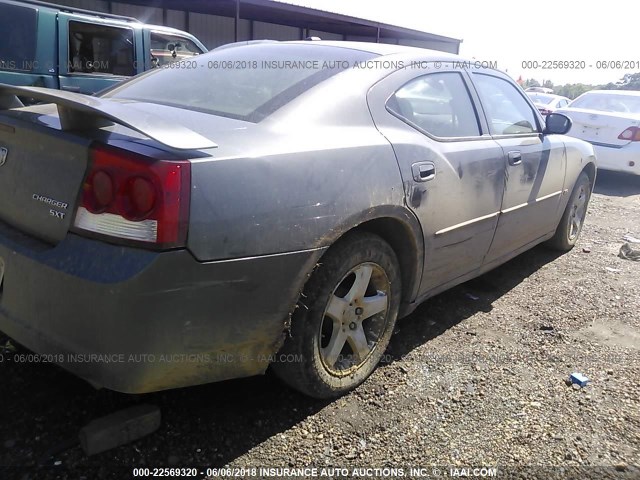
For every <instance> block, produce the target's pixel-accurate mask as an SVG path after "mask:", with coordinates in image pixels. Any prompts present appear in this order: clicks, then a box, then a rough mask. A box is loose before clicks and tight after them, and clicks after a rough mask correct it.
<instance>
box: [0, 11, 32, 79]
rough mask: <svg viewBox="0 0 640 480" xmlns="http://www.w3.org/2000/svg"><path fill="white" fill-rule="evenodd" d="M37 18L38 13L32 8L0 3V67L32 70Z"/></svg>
mask: <svg viewBox="0 0 640 480" xmlns="http://www.w3.org/2000/svg"><path fill="white" fill-rule="evenodd" d="M37 20H38V13H37V11H36V10H35V9H34V8H30V7H20V6H16V5H7V4H0V34H1V37H2V40H0V68H2V69H6V70H20V71H30V70H33V68H34V66H35V64H36V63H35V60H36V59H35V57H36V38H37V29H38V25H37Z"/></svg>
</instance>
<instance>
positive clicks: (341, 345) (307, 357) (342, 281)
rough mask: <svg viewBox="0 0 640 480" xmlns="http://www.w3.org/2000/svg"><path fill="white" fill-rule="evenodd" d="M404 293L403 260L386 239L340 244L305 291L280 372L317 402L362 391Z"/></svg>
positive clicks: (353, 238)
mask: <svg viewBox="0 0 640 480" xmlns="http://www.w3.org/2000/svg"><path fill="white" fill-rule="evenodd" d="M400 292H401V285H400V272H399V267H398V260H397V258H396V255H395V253H394V251H393V250H392V249H391V247H390V246H389V245H388V244H387V243H386V242H385V241H384V240H382V239H381V238H380V237H378V236H376V235H373V234H370V233H358V234H351V235H349V236H348V237H346V238H344V239H342V240H340V241H339V242H338V243H337V244H336V245H334V246H333V247H331V249H330V250H329V251H328V252H327V253H326V254H325V255H324V257H323V258H322V260H321V263H320V265H319V266H318V268H317V269H316V270H315V271H314V273H313V275H312V276H311V278H310V279H309V281H308V283H307V285H306V286H305V291H304V294H303V295H302V297H301V300H302V301H301V302H300V303H302V305H299V306H298V308H297V309H296V311H295V312H294V315H293V318H292V322H291V331H290V336H289V337H288V338H287V339H286V341H285V344H284V346H283V348H282V350H281V351H280V355H278V358H279V359H280V360H279V361H278V362H277V363H274V364H273V370H274V372H275V373H276V374H277V375H278V377H280V379H282V381H284V382H285V383H287V384H288V385H289V386H291V387H293V388H295V389H296V390H299V391H301V392H302V393H305V394H307V395H310V396H312V397H316V398H331V397H336V396H339V395H342V394H344V393H346V392H348V391H349V390H351V389H353V388H355V387H356V386H358V385H359V384H360V383H362V382H363V381H364V380H365V379H366V378H367V377H368V376H369V375H370V374H371V372H372V371H373V370H374V369H375V367H376V365H377V364H378V362H379V361H380V358H381V357H382V355H383V353H384V351H385V349H386V348H387V345H388V344H389V340H390V338H391V334H392V333H393V328H394V325H395V321H396V318H397V316H398V307H399V305H400Z"/></svg>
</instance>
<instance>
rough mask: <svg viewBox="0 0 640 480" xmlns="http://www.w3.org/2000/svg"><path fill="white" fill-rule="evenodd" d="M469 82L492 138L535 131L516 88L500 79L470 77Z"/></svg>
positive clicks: (525, 104)
mask: <svg viewBox="0 0 640 480" xmlns="http://www.w3.org/2000/svg"><path fill="white" fill-rule="evenodd" d="M473 81H474V83H475V85H476V88H477V90H478V95H479V96H480V101H481V102H482V106H483V107H484V111H485V113H486V115H487V121H488V122H489V130H490V131H491V134H492V135H518V134H525V133H534V132H537V131H538V128H537V126H536V117H535V114H534V113H533V110H532V109H531V107H530V106H529V104H528V103H527V101H526V100H525V99H524V98H523V97H522V95H521V94H520V92H519V90H518V88H517V87H516V86H514V85H512V84H511V83H509V82H508V81H506V80H503V79H502V78H498V77H494V76H492V75H485V74H481V73H474V74H473Z"/></svg>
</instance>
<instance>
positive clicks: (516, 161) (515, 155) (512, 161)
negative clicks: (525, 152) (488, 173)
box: [507, 150, 522, 166]
mask: <svg viewBox="0 0 640 480" xmlns="http://www.w3.org/2000/svg"><path fill="white" fill-rule="evenodd" d="M507 157H508V158H509V165H511V166H515V165H520V164H521V163H522V153H521V152H519V151H517V150H515V151H513V152H509V153H508V154H507Z"/></svg>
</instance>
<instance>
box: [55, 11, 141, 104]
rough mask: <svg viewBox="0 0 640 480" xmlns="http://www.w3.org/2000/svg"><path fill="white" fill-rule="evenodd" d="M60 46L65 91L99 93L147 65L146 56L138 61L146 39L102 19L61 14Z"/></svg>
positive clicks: (62, 79) (59, 28) (59, 24)
mask: <svg viewBox="0 0 640 480" xmlns="http://www.w3.org/2000/svg"><path fill="white" fill-rule="evenodd" d="M58 45H59V46H58V56H59V64H60V68H59V79H60V88H61V89H62V90H67V91H71V92H78V93H86V94H91V93H95V92H98V91H100V90H103V89H105V88H108V87H111V86H113V85H115V84H116V83H119V82H121V81H123V80H126V79H128V78H130V77H131V76H133V75H135V74H136V73H137V66H138V65H144V60H143V57H142V56H141V55H140V57H139V58H138V55H139V52H140V53H141V52H142V36H141V35H139V34H138V35H136V31H135V30H134V29H133V28H130V27H127V26H125V25H120V24H118V25H116V24H112V23H108V22H107V21H105V20H102V19H96V20H95V21H89V20H88V19H86V18H83V17H76V16H74V15H71V14H66V13H60V14H59V16H58Z"/></svg>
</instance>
